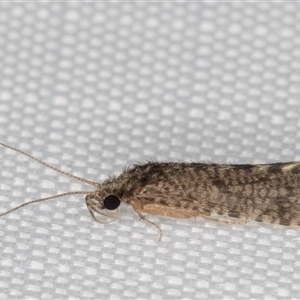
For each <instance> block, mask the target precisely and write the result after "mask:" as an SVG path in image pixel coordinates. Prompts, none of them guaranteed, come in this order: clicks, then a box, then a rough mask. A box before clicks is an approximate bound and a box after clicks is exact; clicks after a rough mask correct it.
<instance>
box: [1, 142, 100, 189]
mask: <svg viewBox="0 0 300 300" xmlns="http://www.w3.org/2000/svg"><path fill="white" fill-rule="evenodd" d="M0 145H1V146H3V147H5V148H8V149H11V150H14V151H16V152H19V153H21V154H23V155H25V156H27V157H29V158H31V159H33V160H35V161H37V162H38V163H40V164H42V165H44V166H46V167H48V168H50V169H52V170H54V171H56V172H58V173H61V174H63V175H65V176H68V177H71V178H73V179H76V180H78V181H81V182H84V183H87V184H89V185H92V186H94V187H96V188H99V187H100V186H101V184H100V183H98V182H96V181H92V180H88V179H84V178H81V177H78V176H75V175H73V174H69V173H67V172H64V171H62V170H60V169H58V168H56V167H53V166H51V165H49V164H47V163H45V162H43V161H41V160H40V159H38V158H36V157H34V156H32V155H30V154H28V153H26V152H25V151H22V150H19V149H17V148H15V147H12V146H9V145H6V144H4V143H1V142H0Z"/></svg>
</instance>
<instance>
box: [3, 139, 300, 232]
mask: <svg viewBox="0 0 300 300" xmlns="http://www.w3.org/2000/svg"><path fill="white" fill-rule="evenodd" d="M0 145H2V146H4V147H7V148H9V149H12V150H14V151H17V152H19V153H21V154H24V155H26V156H27V157H30V158H32V159H34V160H35V161H37V162H39V163H41V164H43V165H44V166H46V167H48V168H51V169H53V170H55V171H57V172H59V173H61V174H63V175H66V176H69V177H71V178H74V179H76V180H79V181H81V182H84V183H87V184H89V185H92V186H94V187H95V188H96V189H95V191H71V192H67V193H63V194H59V195H55V196H51V197H47V198H42V199H37V200H33V201H29V202H26V203H24V204H21V205H20V206H17V207H15V208H12V209H10V210H8V211H7V212H4V213H2V214H0V216H4V215H6V214H8V213H11V212H13V211H15V210H17V209H19V208H21V207H24V206H26V205H28V204H32V203H36V202H41V201H46V200H50V199H54V198H58V197H62V196H69V195H75V194H84V195H86V197H85V201H86V205H87V208H88V210H89V212H90V214H91V216H92V218H93V219H94V220H95V221H96V222H99V223H101V224H105V223H109V222H112V221H114V220H116V219H117V218H118V217H119V206H120V204H121V202H123V203H126V204H128V205H131V206H132V207H133V209H134V210H135V211H136V212H137V214H138V215H139V216H140V218H141V219H145V220H147V221H148V222H150V223H152V224H153V225H155V226H156V227H158V228H159V226H158V225H156V224H155V223H153V222H151V221H150V220H148V219H146V218H145V216H144V214H143V213H149V214H155V215H163V216H167V217H173V218H190V217H204V218H207V219H210V220H214V221H220V219H218V218H215V217H213V215H215V214H216V215H220V216H224V217H234V218H238V219H240V220H241V223H243V222H248V221H252V220H255V221H257V222H265V223H272V224H280V225H285V226H299V225H300V162H287V163H273V164H259V165H250V164H215V163H181V162H148V163H145V164H138V165H133V166H132V167H129V168H126V169H124V171H123V172H122V173H121V174H120V175H119V176H112V177H109V178H108V179H106V180H105V181H104V182H103V183H98V182H94V181H91V180H87V179H84V178H80V177H77V176H75V175H72V174H69V173H66V172H64V171H61V170H59V169H57V168H56V167H53V166H51V165H49V164H47V163H45V162H43V161H41V160H39V159H37V158H35V157H33V156H32V155H30V154H28V153H26V152H24V151H22V150H19V149H16V148H14V147H11V146H8V145H6V144H4V143H0ZM99 216H104V217H106V218H108V220H106V221H103V220H101V219H100V218H99ZM221 222H226V223H230V222H229V221H227V220H226V221H222V220H221ZM233 223H234V222H233ZM159 230H160V228H159ZM160 233H161V231H160Z"/></svg>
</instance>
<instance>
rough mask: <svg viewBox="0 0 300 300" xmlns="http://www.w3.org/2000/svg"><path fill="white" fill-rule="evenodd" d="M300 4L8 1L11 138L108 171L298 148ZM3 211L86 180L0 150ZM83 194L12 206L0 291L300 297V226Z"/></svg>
mask: <svg viewBox="0 0 300 300" xmlns="http://www.w3.org/2000/svg"><path fill="white" fill-rule="evenodd" d="M299 9H300V5H299V3H295V2H289V3H288V2H286V3H266V2H264V3H195V2H194V3H166V2H165V3H148V2H143V3H134V2H127V3H125V2H124V3H0V141H3V142H6V143H8V144H10V145H13V146H16V147H18V148H20V149H22V150H24V151H27V152H29V153H31V154H33V155H35V156H37V157H38V158H40V159H43V160H45V161H47V162H49V163H51V164H53V165H55V166H57V167H60V168H62V169H63V170H66V171H67V172H72V173H74V174H76V175H78V176H82V177H85V178H89V179H91V180H96V181H99V182H101V181H102V180H104V179H105V178H106V177H107V176H108V175H110V174H118V173H119V172H121V170H122V168H123V167H124V166H125V165H130V164H132V163H136V162H144V161H146V160H148V159H158V160H168V161H217V162H239V163H262V162H274V161H290V160H299V159H300V143H299V140H300V139H299V137H300V136H299V128H300V123H299V113H300V98H299V92H300V88H299V86H300V63H299V62H300V26H299V24H300V14H299ZM0 160H1V180H0V209H1V210H0V211H1V212H4V211H6V210H7V209H9V208H11V207H13V206H15V205H18V204H21V203H23V202H25V201H26V200H30V199H34V198H39V197H45V196H48V195H51V194H56V193H61V192H64V191H69V190H80V189H85V190H86V189H89V187H86V186H84V185H83V184H81V183H78V182H76V181H74V180H71V179H68V178H64V177H63V176H60V175H57V174H56V173H55V172H53V171H51V170H48V169H45V168H44V167H43V166H40V165H39V164H37V163H35V162H33V161H30V160H28V159H27V158H24V157H22V156H21V155H19V154H17V153H14V152H12V151H10V150H8V149H5V148H1V149H0ZM149 218H150V219H151V220H152V221H154V222H156V223H157V224H159V225H160V226H161V229H162V231H163V239H162V241H161V242H160V241H158V232H157V229H156V228H155V227H154V226H151V225H150V224H148V223H146V222H143V221H139V217H138V216H137V215H136V213H135V212H134V211H133V210H132V209H131V208H130V207H124V206H123V207H122V218H121V219H120V220H119V221H117V222H114V223H112V224H109V225H103V226H102V225H100V224H97V223H95V222H93V221H92V219H91V217H90V215H89V212H88V210H87V209H86V207H85V202H84V196H82V197H81V196H78V197H75V196H72V197H69V198H62V199H57V200H52V201H49V202H43V203H40V204H34V205H31V206H28V207H26V208H24V209H21V210H19V211H16V212H14V213H12V214H10V215H8V216H5V217H2V218H0V299H25V298H26V299H85V298H88V299H233V298H234V299H237V298H239V299H292V298H293V299H299V298H300V267H299V261H300V252H299V248H300V247H299V246H300V244H299V243H300V229H298V228H285V227H280V226H272V225H267V224H258V223H250V224H248V225H245V226H229V225H224V224H221V223H220V224H219V223H213V222H210V221H207V220H201V219H199V220H196V221H195V220H192V219H190V220H189V219H188V220H176V219H171V218H164V217H159V216H149Z"/></svg>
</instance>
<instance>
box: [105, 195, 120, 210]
mask: <svg viewBox="0 0 300 300" xmlns="http://www.w3.org/2000/svg"><path fill="white" fill-rule="evenodd" d="M103 204H104V208H106V209H107V210H115V209H117V208H118V207H119V206H120V204H121V201H120V199H119V198H118V197H117V196H114V195H109V196H107V197H106V198H105V199H104V202H103Z"/></svg>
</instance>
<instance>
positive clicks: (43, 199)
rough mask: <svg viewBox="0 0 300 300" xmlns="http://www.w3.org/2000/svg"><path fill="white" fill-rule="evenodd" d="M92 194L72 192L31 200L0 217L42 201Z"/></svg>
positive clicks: (0, 215)
mask: <svg viewBox="0 0 300 300" xmlns="http://www.w3.org/2000/svg"><path fill="white" fill-rule="evenodd" d="M92 193H93V192H91V191H74V192H67V193H63V194H59V195H55V196H50V197H46V198H41V199H36V200H32V201H28V202H26V203H23V204H21V205H19V206H16V207H14V208H12V209H10V210H8V211H6V212H4V213H2V214H0V217H2V216H5V215H7V214H9V213H11V212H13V211H15V210H17V209H19V208H21V207H24V206H27V205H29V204H33V203H37V202H42V201H46V200H50V199H55V198H59V197H64V196H69V195H79V194H81V195H82V194H83V195H88V194H92Z"/></svg>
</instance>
